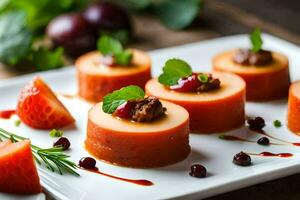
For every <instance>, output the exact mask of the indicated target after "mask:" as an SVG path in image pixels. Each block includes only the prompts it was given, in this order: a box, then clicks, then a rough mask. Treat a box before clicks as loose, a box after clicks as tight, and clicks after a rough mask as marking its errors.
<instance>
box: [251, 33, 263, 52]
mask: <svg viewBox="0 0 300 200" xmlns="http://www.w3.org/2000/svg"><path fill="white" fill-rule="evenodd" d="M250 40H251V44H252V49H251V51H253V52H258V51H259V50H261V48H262V45H263V40H262V38H261V31H260V29H259V28H256V29H255V30H254V31H253V32H252V33H251V35H250Z"/></svg>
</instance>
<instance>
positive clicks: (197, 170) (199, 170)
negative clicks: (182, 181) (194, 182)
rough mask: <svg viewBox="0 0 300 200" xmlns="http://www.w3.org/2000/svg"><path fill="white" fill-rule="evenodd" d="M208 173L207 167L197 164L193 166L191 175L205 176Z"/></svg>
mask: <svg viewBox="0 0 300 200" xmlns="http://www.w3.org/2000/svg"><path fill="white" fill-rule="evenodd" d="M206 175H207V172H206V168H205V167H204V166H203V165H199V164H195V165H192V166H191V171H190V176H193V177H196V178H204V177H206Z"/></svg>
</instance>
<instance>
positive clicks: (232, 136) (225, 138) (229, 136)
mask: <svg viewBox="0 0 300 200" xmlns="http://www.w3.org/2000/svg"><path fill="white" fill-rule="evenodd" d="M219 138H220V139H222V140H231V141H242V142H251V143H256V141H251V140H247V139H245V138H242V137H238V136H235V135H221V136H219ZM270 144H272V145H281V144H277V143H270ZM299 145H300V144H299Z"/></svg>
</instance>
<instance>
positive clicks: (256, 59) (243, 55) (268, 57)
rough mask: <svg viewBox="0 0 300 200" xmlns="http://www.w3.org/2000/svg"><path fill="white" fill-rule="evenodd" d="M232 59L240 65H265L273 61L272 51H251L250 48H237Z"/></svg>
mask: <svg viewBox="0 0 300 200" xmlns="http://www.w3.org/2000/svg"><path fill="white" fill-rule="evenodd" d="M233 61H234V62H235V63H237V64H241V65H267V64H269V63H271V62H272V61H273V57H272V53H271V52H270V51H266V50H259V51H258V52H252V51H251V50H250V49H239V50H238V51H237V52H236V53H235V55H234V57H233Z"/></svg>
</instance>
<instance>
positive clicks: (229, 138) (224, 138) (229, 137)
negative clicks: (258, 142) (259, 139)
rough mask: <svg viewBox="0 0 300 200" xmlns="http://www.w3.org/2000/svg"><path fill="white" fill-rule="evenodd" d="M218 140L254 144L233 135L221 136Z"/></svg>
mask: <svg viewBox="0 0 300 200" xmlns="http://www.w3.org/2000/svg"><path fill="white" fill-rule="evenodd" d="M219 138H220V139H222V140H231V141H243V142H252V143H254V142H253V141H251V140H247V139H245V138H241V137H238V136H234V135H221V136H219Z"/></svg>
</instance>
